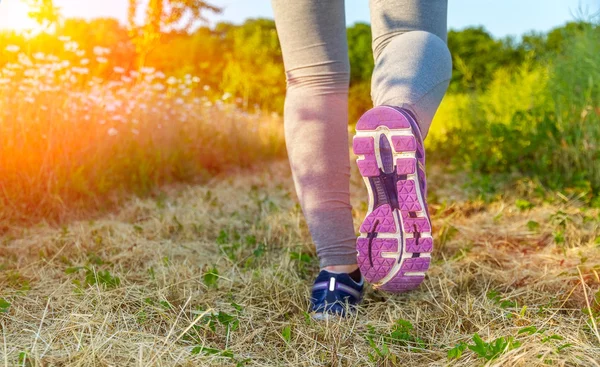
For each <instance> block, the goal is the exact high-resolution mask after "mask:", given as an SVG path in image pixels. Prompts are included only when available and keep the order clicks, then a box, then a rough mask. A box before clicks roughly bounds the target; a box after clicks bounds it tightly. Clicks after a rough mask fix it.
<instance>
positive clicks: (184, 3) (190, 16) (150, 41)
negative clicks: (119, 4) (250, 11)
mask: <svg viewBox="0 0 600 367" xmlns="http://www.w3.org/2000/svg"><path fill="white" fill-rule="evenodd" d="M140 5H141V1H140V0H129V10H128V17H127V18H128V26H129V30H130V35H131V37H132V39H133V42H134V44H135V46H136V51H137V54H138V65H139V66H142V65H144V63H145V60H146V57H147V56H148V53H149V52H150V51H151V50H152V48H154V47H155V46H156V44H157V43H158V42H159V41H160V38H161V35H162V34H163V33H166V32H168V31H171V30H185V31H189V30H190V29H191V27H192V26H193V25H194V23H195V22H198V21H205V20H206V19H205V18H204V16H203V13H204V11H207V10H208V11H212V12H219V11H220V10H221V9H220V8H217V7H215V6H213V5H210V4H209V3H207V2H205V1H203V0H149V2H148V3H147V5H146V13H145V16H144V20H143V22H142V25H140V26H138V25H137V23H136V19H137V15H138V10H139V8H140Z"/></svg>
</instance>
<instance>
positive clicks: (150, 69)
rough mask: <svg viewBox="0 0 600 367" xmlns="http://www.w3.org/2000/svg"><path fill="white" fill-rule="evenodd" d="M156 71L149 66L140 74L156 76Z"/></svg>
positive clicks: (141, 70)
mask: <svg viewBox="0 0 600 367" xmlns="http://www.w3.org/2000/svg"><path fill="white" fill-rule="evenodd" d="M155 71H156V69H155V68H152V67H148V66H145V67H143V68H141V69H140V73H142V74H154V72H155Z"/></svg>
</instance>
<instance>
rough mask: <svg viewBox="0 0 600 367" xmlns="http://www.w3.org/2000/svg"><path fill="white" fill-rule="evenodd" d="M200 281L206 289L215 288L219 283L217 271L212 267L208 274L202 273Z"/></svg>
mask: <svg viewBox="0 0 600 367" xmlns="http://www.w3.org/2000/svg"><path fill="white" fill-rule="evenodd" d="M202 279H203V280H204V284H205V285H206V286H207V287H209V288H210V287H214V288H216V287H217V285H218V284H217V283H218V281H219V271H218V270H217V268H215V267H213V268H212V269H210V270H209V271H208V272H206V273H204V275H203V277H202Z"/></svg>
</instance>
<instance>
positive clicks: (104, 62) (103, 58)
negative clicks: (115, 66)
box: [96, 56, 108, 64]
mask: <svg viewBox="0 0 600 367" xmlns="http://www.w3.org/2000/svg"><path fill="white" fill-rule="evenodd" d="M96 61H98V62H99V63H100V64H106V63H107V62H108V59H107V58H106V57H102V56H99V57H96Z"/></svg>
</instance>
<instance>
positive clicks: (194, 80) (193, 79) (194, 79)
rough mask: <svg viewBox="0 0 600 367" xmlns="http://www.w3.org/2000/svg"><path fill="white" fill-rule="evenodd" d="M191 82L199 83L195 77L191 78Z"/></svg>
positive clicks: (198, 79)
mask: <svg viewBox="0 0 600 367" xmlns="http://www.w3.org/2000/svg"><path fill="white" fill-rule="evenodd" d="M192 81H193V82H194V83H200V78H199V77H197V76H195V77H193V78H192Z"/></svg>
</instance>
